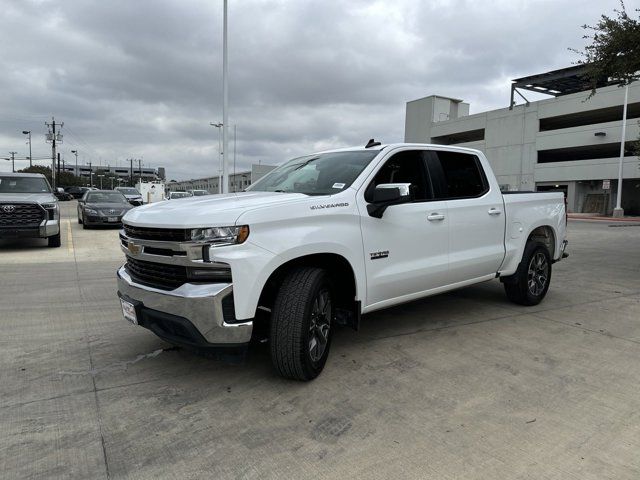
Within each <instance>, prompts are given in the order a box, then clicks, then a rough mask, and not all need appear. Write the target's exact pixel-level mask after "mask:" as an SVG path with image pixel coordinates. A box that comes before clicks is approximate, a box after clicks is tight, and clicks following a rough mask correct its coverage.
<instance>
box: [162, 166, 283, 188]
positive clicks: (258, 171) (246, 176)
mask: <svg viewBox="0 0 640 480" xmlns="http://www.w3.org/2000/svg"><path fill="white" fill-rule="evenodd" d="M274 168H276V167H275V166H273V165H261V164H260V165H252V166H251V170H247V171H244V172H238V173H232V174H230V175H229V191H230V192H241V191H242V190H244V189H245V188H247V187H248V186H249V185H251V184H252V183H253V182H255V181H257V180H258V179H260V178H262V177H263V176H264V175H266V174H267V173H269V172H270V171H271V170H273V169H274ZM219 182H220V177H217V176H216V177H203V178H194V179H190V180H181V181H179V182H169V183H167V184H166V189H167V191H169V192H186V191H189V190H206V191H208V192H209V193H210V194H216V193H218V192H219V191H220V189H219Z"/></svg>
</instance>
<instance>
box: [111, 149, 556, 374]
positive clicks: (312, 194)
mask: <svg viewBox="0 0 640 480" xmlns="http://www.w3.org/2000/svg"><path fill="white" fill-rule="evenodd" d="M123 226H124V228H123V230H122V232H121V234H120V241H121V245H122V249H123V251H124V253H125V254H126V260H127V263H126V264H125V265H124V266H122V267H121V268H120V269H119V271H118V290H119V292H118V293H119V296H120V298H121V301H122V307H123V313H124V315H125V318H127V319H128V320H130V321H131V322H133V323H136V324H139V325H141V326H144V327H146V328H148V329H150V330H152V331H153V332H154V333H156V334H157V335H158V336H160V337H161V338H164V339H165V340H167V341H169V342H171V343H174V344H177V345H187V346H191V347H197V348H208V347H214V348H219V347H225V346H227V347H242V346H245V345H246V344H247V343H248V342H249V340H250V339H251V338H252V331H254V330H255V331H260V330H261V329H260V328H257V327H261V326H264V325H268V329H267V332H268V334H267V336H268V339H269V341H270V345H271V356H272V360H273V364H274V366H275V368H276V370H277V371H278V372H279V373H280V374H281V375H283V376H285V377H289V378H294V379H299V380H310V379H312V378H314V377H316V376H317V375H318V374H319V373H320V371H321V370H322V368H323V367H324V364H325V362H326V359H327V355H328V352H329V346H330V343H331V333H332V331H333V329H334V326H335V325H336V324H345V325H350V326H353V327H354V328H356V329H357V328H358V324H359V322H360V315H361V314H364V313H369V312H372V311H375V310H379V309H381V308H386V307H390V306H392V305H397V304H399V303H403V302H408V301H411V300H415V299H418V298H421V297H425V296H429V295H434V294H437V293H441V292H445V291H448V290H453V289H456V288H460V287H464V286H467V285H472V284H474V283H479V282H485V281H489V280H492V279H494V278H496V277H499V278H500V280H501V281H502V282H503V283H504V286H505V289H506V292H507V296H508V297H509V298H510V299H511V300H512V301H514V302H516V303H519V304H522V305H535V304H537V303H538V302H540V301H541V300H542V299H543V298H544V296H545V294H546V293H547V290H548V288H549V282H550V280H551V265H552V263H553V262H555V261H558V260H560V259H561V258H562V257H563V255H564V250H565V247H566V244H567V242H566V240H565V226H566V214H565V205H564V200H563V195H562V193H520V192H513V194H504V195H503V194H502V193H501V192H500V189H499V186H498V183H497V181H496V179H495V177H494V175H493V173H492V171H491V168H490V166H489V163H488V161H487V160H486V158H485V156H484V155H483V154H482V153H481V152H479V151H477V150H470V149H465V148H457V147H448V146H441V145H423V144H395V145H380V144H379V143H376V142H369V144H368V145H367V147H365V148H348V149H342V150H332V151H326V152H320V153H314V154H311V155H307V156H304V157H300V158H296V159H294V160H291V161H289V162H287V163H285V164H284V165H282V166H281V167H279V168H277V169H275V170H273V171H272V172H270V173H269V174H268V175H266V176H265V177H263V178H262V179H261V180H259V181H258V182H256V183H254V184H253V185H252V186H251V187H249V188H248V189H247V191H246V192H242V193H233V194H226V195H212V196H206V197H202V198H192V199H191V200H190V201H188V202H187V201H185V202H165V203H159V204H154V205H147V206H143V207H139V208H136V209H133V210H131V211H130V212H128V213H127V215H126V216H125V217H124V220H123Z"/></svg>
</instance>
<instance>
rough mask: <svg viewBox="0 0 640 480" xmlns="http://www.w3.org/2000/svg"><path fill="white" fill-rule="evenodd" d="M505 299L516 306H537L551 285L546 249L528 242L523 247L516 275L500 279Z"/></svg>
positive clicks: (549, 264) (548, 258)
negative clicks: (505, 295)
mask: <svg viewBox="0 0 640 480" xmlns="http://www.w3.org/2000/svg"><path fill="white" fill-rule="evenodd" d="M502 281H503V283H504V290H505V292H506V294H507V298H509V300H511V301H512V302H513V303H517V304H518V305H525V306H532V305H537V304H539V303H540V302H541V301H542V299H543V298H544V297H545V296H546V295H547V291H548V290H549V284H550V283H551V255H550V254H549V250H548V249H547V247H546V246H545V245H544V244H542V243H540V242H534V241H529V242H527V244H526V245H525V247H524V253H523V254H522V260H521V261H520V264H519V265H518V269H517V270H516V273H514V274H513V275H511V276H509V277H504V278H503V279H502Z"/></svg>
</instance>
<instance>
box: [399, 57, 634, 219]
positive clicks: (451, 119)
mask: <svg viewBox="0 0 640 480" xmlns="http://www.w3.org/2000/svg"><path fill="white" fill-rule="evenodd" d="M573 68H574V67H572V68H571V69H563V70H562V71H556V72H548V73H547V74H541V75H539V76H535V77H527V78H525V79H519V80H515V81H514V85H519V84H520V85H522V88H524V89H528V90H533V89H536V90H537V91H540V92H543V93H547V92H548V93H549V94H550V95H555V96H554V97H553V98H549V99H544V100H539V101H535V102H526V103H523V104H521V105H514V104H513V103H512V108H502V109H498V110H492V111H489V112H483V113H477V114H473V115H469V105H468V104H466V103H464V102H463V101H462V100H459V99H453V98H447V97H440V96H436V95H432V96H429V97H425V98H421V99H418V100H414V101H411V102H408V103H407V107H406V122H405V141H406V142H421V143H422V142H426V143H435V144H444V145H457V146H466V147H470V148H476V149H478V150H481V151H483V152H484V153H485V155H486V156H487V158H488V159H489V162H490V163H491V166H492V167H493V170H494V172H495V174H496V176H497V177H498V182H499V183H500V185H501V188H503V190H561V191H564V192H565V194H566V195H567V201H568V209H569V211H570V212H583V213H599V214H610V213H611V212H612V210H613V208H614V207H615V202H616V195H617V189H618V185H617V183H618V182H617V178H618V165H619V156H620V142H621V133H622V110H623V108H622V105H623V101H624V88H620V87H618V86H616V85H608V86H607V85H605V86H603V87H601V88H598V90H597V93H596V94H595V95H594V96H592V97H591V98H588V97H589V93H590V91H589V90H585V88H584V81H582V82H580V84H579V85H580V88H578V83H575V82H574V83H573V84H572V85H571V88H569V87H568V85H569V83H567V82H565V83H562V81H559V80H558V78H559V77H558V76H557V75H556V76H555V77H554V82H555V83H554V82H551V81H548V82H547V83H545V80H544V78H547V79H548V78H551V77H550V76H551V75H552V74H555V73H557V72H563V74H565V73H566V71H571V70H572V69H573ZM544 75H547V77H544ZM556 77H558V78H556ZM529 79H532V80H529ZM536 79H538V80H540V79H542V80H540V81H539V82H538V81H537V80H536ZM521 80H522V82H521ZM528 81H531V83H527V82H528ZM515 82H519V83H515ZM538 85H545V86H538ZM554 86H555V88H556V89H553V88H551V87H554ZM562 89H564V90H565V92H566V91H574V90H576V89H578V90H580V91H576V92H574V93H564V92H563V90H562ZM545 90H546V91H547V92H545ZM512 102H513V89H512ZM638 118H640V82H634V83H632V84H631V85H630V86H629V98H628V109H627V123H626V135H625V138H626V148H625V156H624V163H623V179H624V180H623V191H622V207H623V209H624V210H625V214H627V215H640V160H639V159H638V157H637V156H635V155H634V154H633V153H632V148H633V146H632V142H634V141H636V140H638V136H639V133H640V129H639V124H638Z"/></svg>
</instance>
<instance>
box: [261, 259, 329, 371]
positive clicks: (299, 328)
mask: <svg viewBox="0 0 640 480" xmlns="http://www.w3.org/2000/svg"><path fill="white" fill-rule="evenodd" d="M333 312H334V307H333V293H332V288H331V283H330V282H329V278H328V275H327V273H326V271H325V270H323V269H321V268H315V267H300V268H296V269H294V270H292V271H291V272H289V274H288V275H287V276H286V277H285V278H284V280H283V282H282V285H281V287H280V290H279V291H278V294H277V296H276V299H275V303H274V306H273V310H272V314H271V336H270V341H271V361H272V362H273V366H274V367H275V369H276V370H277V372H278V373H279V374H280V375H281V376H283V377H285V378H291V379H293V380H302V381H308V380H313V379H314V378H316V377H317V376H318V375H319V374H320V372H321V371H322V369H323V368H324V365H325V363H326V361H327V357H328V356H329V347H330V345H331V327H332V324H333V322H332V321H333Z"/></svg>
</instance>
